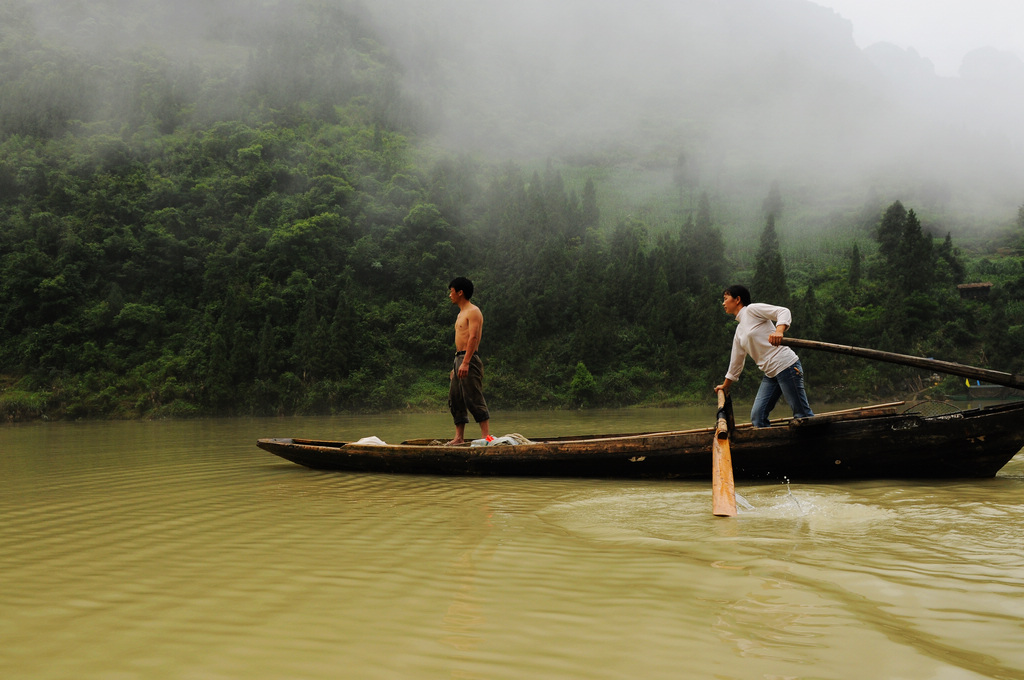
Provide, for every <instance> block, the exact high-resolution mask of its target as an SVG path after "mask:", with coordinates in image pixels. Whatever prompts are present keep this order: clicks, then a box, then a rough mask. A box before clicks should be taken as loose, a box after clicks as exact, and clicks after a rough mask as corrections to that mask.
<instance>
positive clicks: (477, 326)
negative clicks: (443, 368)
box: [459, 307, 484, 378]
mask: <svg viewBox="0 0 1024 680" xmlns="http://www.w3.org/2000/svg"><path fill="white" fill-rule="evenodd" d="M466 325H467V329H466V332H467V333H468V337H467V338H466V354H465V356H463V357H462V363H461V364H460V365H459V377H460V378H465V377H466V376H467V375H469V360H470V359H472V358H473V355H474V354H476V351H477V349H478V348H479V347H480V338H481V337H482V336H483V332H484V315H483V314H482V313H481V312H480V309H479V308H477V307H474V308H473V309H471V310H469V312H468V313H467V314H466Z"/></svg>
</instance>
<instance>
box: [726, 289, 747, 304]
mask: <svg viewBox="0 0 1024 680" xmlns="http://www.w3.org/2000/svg"><path fill="white" fill-rule="evenodd" d="M722 292H723V293H725V294H727V295H728V296H729V297H734V298H739V299H740V304H741V305H743V306H744V307H746V306H747V305H749V304H750V291H749V290H747V287H746V286H729V287H728V288H726V289H725V290H723V291H722Z"/></svg>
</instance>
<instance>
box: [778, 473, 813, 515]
mask: <svg viewBox="0 0 1024 680" xmlns="http://www.w3.org/2000/svg"><path fill="white" fill-rule="evenodd" d="M782 481H783V482H785V484H786V493H787V494H788V495H789V499H790V500H791V501H793V502H794V503H796V509H797V510H799V511H800V514H801V515H805V514H807V513H805V512H804V509H803V507H802V506H801V505H800V501H798V500H797V499H796V496H794V495H793V489H792V487H791V486H790V484H789V477H783V478H782Z"/></svg>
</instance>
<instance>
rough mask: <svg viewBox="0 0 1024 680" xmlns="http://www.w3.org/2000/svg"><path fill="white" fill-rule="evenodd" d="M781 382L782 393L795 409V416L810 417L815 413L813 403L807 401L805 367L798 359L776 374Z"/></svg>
mask: <svg viewBox="0 0 1024 680" xmlns="http://www.w3.org/2000/svg"><path fill="white" fill-rule="evenodd" d="M775 379H776V381H778V383H779V389H781V390H782V395H783V396H784V397H786V402H787V403H788V404H789V407H790V408H791V409H793V417H794V418H810V417H811V416H813V415H814V411H812V410H811V405H810V404H809V403H808V402H807V392H806V391H804V369H803V366H801V365H800V362H799V361H797V362H796V363H795V364H793V365H792V366H790V367H789V368H787V369H786V370H784V371H780V372H779V374H778V375H777V376H775Z"/></svg>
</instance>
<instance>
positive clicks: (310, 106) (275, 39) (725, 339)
mask: <svg viewBox="0 0 1024 680" xmlns="http://www.w3.org/2000/svg"><path fill="white" fill-rule="evenodd" d="M28 6H29V4H28V3H19V2H11V1H9V0H8V1H6V2H3V3H0V14H2V18H3V19H4V21H3V22H2V25H3V28H2V29H0V31H2V33H0V38H2V42H0V380H2V383H0V413H2V414H3V417H5V418H7V419H18V418H27V417H38V416H41V415H47V416H49V417H86V416H165V415H175V416H180V415H197V414H250V413H251V414H275V413H327V412H337V411H342V410H380V409H397V408H427V409H441V408H443V405H444V401H445V399H446V391H447V375H448V373H447V369H448V360H449V355H450V354H451V351H452V349H451V343H452V328H451V326H452V322H453V319H454V314H455V311H456V310H455V308H454V307H452V306H451V304H450V302H449V301H448V299H447V283H448V281H449V280H450V279H452V278H454V277H455V276H459V275H466V276H469V277H470V278H472V279H473V280H474V281H475V283H476V285H477V290H478V293H477V294H476V296H475V297H474V301H475V302H477V303H478V304H479V305H480V306H481V308H482V309H483V311H484V315H485V319H486V323H485V333H484V342H483V345H482V350H481V351H482V354H483V357H484V360H485V364H486V367H487V369H486V370H487V377H486V383H485V388H486V391H487V393H488V398H489V400H490V402H491V403H492V406H494V407H497V408H502V407H506V408H507V407H513V406H514V407H526V408H532V407H561V406H578V405H585V406H599V405H624V404H636V403H649V404H657V403H660V404H667V403H677V402H680V401H685V400H697V399H707V398H709V396H710V389H711V386H712V385H714V384H716V382H717V381H719V380H720V376H721V373H722V371H723V370H724V368H725V364H726V362H727V358H728V351H729V344H730V338H731V334H732V323H731V317H728V316H726V315H725V314H724V313H723V312H722V310H721V309H720V302H721V289H722V287H723V286H724V285H727V284H728V283H733V282H745V283H754V284H758V285H760V286H761V287H762V289H763V290H765V291H769V293H770V297H772V298H774V299H768V298H769V293H765V294H764V295H762V296H759V291H758V285H754V295H755V299H758V298H759V297H760V299H764V300H765V301H773V302H778V301H784V300H788V302H789V304H790V306H791V307H792V308H793V309H794V312H795V317H796V321H795V323H794V328H793V334H794V335H797V336H800V337H809V338H815V339H821V340H826V341H833V342H842V343H845V344H854V345H857V344H860V345H864V346H871V347H876V348H879V349H885V350H894V351H903V352H909V353H914V354H919V355H924V356H932V355H934V356H937V357H941V358H945V359H950V360H957V361H964V362H968V363H971V362H973V363H976V364H979V365H985V366H989V367H992V368H997V369H1002V370H1011V371H1016V372H1022V371H1024V363H1022V359H1021V357H1022V356H1024V270H1022V269H1021V267H1020V263H1021V260H1020V258H1019V257H1017V258H1002V259H1000V260H998V261H997V260H994V259H990V260H979V259H978V258H974V259H972V260H970V262H973V263H974V264H973V265H972V266H975V267H976V268H977V273H979V274H981V275H986V276H988V277H989V278H992V279H995V280H996V281H997V285H996V286H995V289H994V291H993V295H992V298H991V299H989V300H988V301H970V300H962V299H961V298H960V297H959V295H958V294H957V289H956V285H957V284H958V283H962V282H963V281H964V280H965V277H966V275H967V269H966V268H967V267H968V265H969V262H968V258H965V257H964V256H963V255H962V254H961V253H959V252H958V250H957V248H955V247H954V245H953V242H952V239H951V238H949V237H946V239H945V240H942V239H939V240H935V239H934V238H933V237H932V235H930V234H928V233H927V232H926V231H925V230H924V229H923V228H922V224H921V222H920V220H919V219H918V217H917V216H916V214H915V213H914V211H913V210H907V209H906V208H904V206H903V205H902V204H900V203H896V204H893V205H891V206H888V208H887V209H886V210H885V211H884V214H883V213H882V212H881V211H880V210H870V209H869V210H867V211H866V212H865V213H864V215H863V216H862V217H861V218H860V219H859V220H853V221H851V223H850V224H849V234H848V241H847V245H845V246H843V247H842V248H840V249H838V250H835V251H834V252H832V251H830V252H827V253H816V252H815V251H814V250H813V248H812V249H810V250H807V251H801V252H806V253H810V254H809V255H802V256H796V257H794V261H793V262H791V263H789V264H790V268H789V271H790V273H789V275H788V278H789V279H790V280H789V281H787V280H786V279H787V273H786V271H787V268H786V264H787V262H786V258H785V252H786V251H785V249H784V248H783V246H784V245H785V244H784V242H781V240H780V238H779V235H778V233H777V231H776V221H777V219H778V210H779V208H778V204H779V203H780V202H781V197H780V196H779V195H778V193H777V190H776V189H773V194H772V195H771V196H769V199H768V200H766V201H765V205H766V206H775V207H774V208H772V209H771V210H769V211H767V212H766V215H765V226H764V232H763V235H762V239H761V242H760V247H759V248H758V250H757V253H756V256H755V258H754V261H752V262H747V261H745V260H744V259H743V256H742V254H740V255H737V251H736V250H735V249H733V248H732V247H731V245H730V243H728V242H726V239H725V238H724V237H723V230H722V227H721V225H720V224H718V223H716V219H715V210H714V207H715V206H714V201H713V200H712V197H711V196H710V195H709V194H708V193H703V194H702V195H701V196H700V198H699V201H698V202H697V207H696V209H695V210H694V211H692V212H689V211H684V210H682V209H680V210H679V211H678V219H677V220H676V221H675V222H674V223H671V224H660V223H659V224H652V223H647V222H646V221H645V220H644V219H643V218H642V217H636V218H629V219H622V220H609V219H608V218H607V217H605V218H602V216H601V214H600V211H599V210H598V195H599V194H598V192H599V188H598V187H596V186H595V183H594V182H593V181H592V180H587V181H586V182H584V183H583V184H582V186H575V187H569V186H566V182H565V181H564V179H563V173H562V172H561V171H560V170H559V169H558V168H556V166H555V165H554V164H552V163H550V162H549V163H548V164H547V165H546V167H538V168H537V169H536V170H530V169H526V168H523V167H520V166H516V165H512V164H503V163H501V162H485V161H482V160H479V159H472V158H466V157H450V156H447V155H445V154H444V153H443V152H440V151H432V150H428V147H427V145H425V144H421V142H423V141H424V140H425V139H426V137H425V133H426V132H428V131H426V130H423V129H419V128H417V127H416V125H415V120H416V110H417V105H416V103H415V102H414V101H412V100H410V99H408V98H407V97H406V96H404V95H402V94H401V93H400V92H399V90H398V88H397V85H396V83H397V80H398V75H399V74H398V67H397V66H396V64H394V63H393V62H392V61H391V60H390V59H389V57H388V53H387V50H386V49H385V48H384V47H383V46H381V45H380V44H378V43H377V42H376V41H375V40H374V39H373V36H372V33H371V32H370V31H369V29H367V28H365V27H364V26H363V25H362V24H361V23H360V20H359V16H358V14H355V13H353V12H350V11H347V10H344V9H343V6H338V7H342V8H341V9H339V8H338V7H335V9H333V10H328V9H325V8H324V6H322V5H310V7H312V8H313V9H310V10H309V12H310V14H309V15H307V16H305V21H302V20H300V19H297V18H295V17H292V18H291V20H290V21H289V22H279V21H276V20H275V17H274V16H272V14H271V15H268V16H267V17H265V22H264V23H260V22H258V21H253V22H252V23H250V24H248V25H246V26H245V27H244V29H233V30H234V31H236V32H235V33H232V34H231V36H230V38H228V37H226V38H224V42H225V44H228V43H231V44H243V45H245V44H250V43H251V44H252V45H256V44H257V40H256V36H257V35H258V37H259V38H260V40H259V41H258V44H259V47H258V48H256V47H252V49H251V50H250V51H249V52H248V54H247V58H246V59H244V60H242V61H241V62H240V63H238V64H234V65H232V64H231V63H230V61H228V60H223V59H222V60H220V61H214V62H211V63H210V64H209V65H198V64H195V63H193V64H189V65H181V64H179V63H175V62H172V61H170V60H169V59H167V58H166V57H165V56H163V55H162V54H161V53H159V52H154V51H147V50H143V49H139V50H129V51H119V50H117V49H112V48H104V49H102V50H95V51H90V52H83V51H82V50H81V48H76V47H73V46H70V45H59V44H55V43H52V42H48V41H46V40H45V39H44V38H43V37H41V36H37V35H34V34H33V33H32V32H31V31H30V30H29V29H28V26H29V23H28V20H27V17H28V10H27V8H28ZM267 11H268V12H271V10H267ZM224 30H225V31H227V30H228V29H227V28H225V29H224ZM232 41H234V42H232ZM295 51H298V54H297V55H295V54H290V52H295ZM1022 214H1024V213H1022ZM1021 220H1024V217H1022V218H1021ZM1021 220H1018V222H1019V223H1018V225H1017V226H1018V228H1019V231H1021V232H1022V233H1024V224H1021V223H1020V222H1021ZM743 252H747V251H743ZM986 268H987V269H986ZM751 272H752V273H751ZM804 365H805V367H806V368H807V369H808V372H809V382H810V388H809V391H810V395H811V399H812V402H813V401H815V400H818V401H821V400H825V399H828V398H833V397H836V396H842V397H855V396H862V395H868V394H883V395H886V394H891V393H897V392H906V391H907V390H909V389H923V388H924V387H925V384H924V383H923V382H921V380H922V376H921V375H920V372H919V371H916V372H915V371H906V370H900V369H898V368H885V367H874V366H868V367H865V366H864V364H863V363H859V364H858V363H857V362H856V360H849V359H841V358H836V357H829V356H816V357H813V358H812V357H804ZM755 375H756V369H755V368H753V367H750V366H748V375H747V377H746V378H745V379H744V380H743V381H741V383H740V385H739V386H738V388H739V389H740V390H744V389H746V390H752V389H753V386H754V385H756V382H757V381H756V379H755V377H754V376H755Z"/></svg>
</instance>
